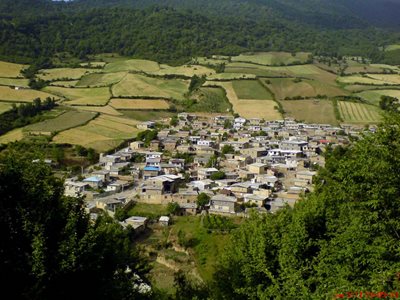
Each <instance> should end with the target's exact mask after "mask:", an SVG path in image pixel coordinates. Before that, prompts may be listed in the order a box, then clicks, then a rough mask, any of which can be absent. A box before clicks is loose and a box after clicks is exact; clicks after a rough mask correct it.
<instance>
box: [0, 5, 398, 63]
mask: <svg viewBox="0 0 400 300" xmlns="http://www.w3.org/2000/svg"><path fill="white" fill-rule="evenodd" d="M367 1H368V2H371V3H375V2H380V1H373V0H367ZM384 1H389V0H384ZM336 2H337V3H336ZM339 2H340V0H337V1H335V2H334V4H332V3H331V2H330V1H325V0H320V1H316V0H302V1H294V0H293V1H292V0H290V1H282V0H248V1H241V0H220V1H211V0H202V1H195V0H187V1H183V0H166V1H160V0H146V1H145V0H137V1H134V0H131V1H128V0H107V1H106V0H75V1H72V2H63V1H61V2H60V1H57V2H54V1H50V0H38V1H33V2H32V1H29V0H0V32H1V34H0V58H2V59H6V60H10V61H17V62H23V63H32V62H33V61H35V60H37V58H39V57H44V58H51V57H52V56H54V54H55V53H58V52H69V53H71V54H73V55H74V56H77V57H80V58H84V57H86V56H87V55H88V54H96V53H103V52H115V53H119V54H122V55H129V56H135V57H140V58H148V59H153V60H157V61H161V62H169V63H183V62H186V61H188V60H189V59H190V57H193V56H206V55H211V54H224V55H236V54H239V53H241V52H246V51H293V52H294V51H311V52H313V53H314V54H323V55H330V56H338V55H339V56H340V55H362V56H365V57H369V58H371V59H373V60H374V61H377V62H378V61H380V59H381V57H382V53H380V51H379V50H378V49H379V47H381V46H383V45H386V44H393V43H397V42H398V40H399V39H400V37H399V36H400V34H399V33H398V31H396V30H394V31H390V30H387V29H382V28H377V27H373V26H370V25H369V24H371V22H369V21H368V20H367V19H366V18H362V17H360V16H358V15H356V14H353V13H352V12H351V10H350V9H347V8H346V7H345V6H344V5H339ZM393 3H394V4H393V5H397V4H396V3H395V2H393ZM353 6H354V10H356V8H357V5H353ZM366 7H369V8H370V9H371V10H372V9H373V6H371V7H370V6H368V5H367V6H366ZM396 7H397V6H396Z"/></svg>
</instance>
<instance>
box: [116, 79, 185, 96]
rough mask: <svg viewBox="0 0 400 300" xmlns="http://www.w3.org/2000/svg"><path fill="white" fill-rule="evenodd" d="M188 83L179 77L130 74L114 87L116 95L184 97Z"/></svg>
mask: <svg viewBox="0 0 400 300" xmlns="http://www.w3.org/2000/svg"><path fill="white" fill-rule="evenodd" d="M187 89H188V83H187V82H186V81H183V80H178V79H168V80H167V79H159V78H151V77H146V76H143V75H137V74H128V75H126V76H125V77H124V79H122V80H121V82H119V83H117V84H116V85H114V86H113V87H112V93H113V95H114V96H115V97H154V98H168V99H171V98H173V99H178V100H182V99H184V98H185V97H184V94H185V93H186V92H187Z"/></svg>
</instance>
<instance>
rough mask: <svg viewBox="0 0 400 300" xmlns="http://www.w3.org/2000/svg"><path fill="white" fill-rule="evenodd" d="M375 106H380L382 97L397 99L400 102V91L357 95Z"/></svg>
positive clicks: (371, 91)
mask: <svg viewBox="0 0 400 300" xmlns="http://www.w3.org/2000/svg"><path fill="white" fill-rule="evenodd" d="M356 95H357V96H359V97H361V98H363V99H364V100H367V101H368V102H369V103H371V104H373V105H377V106H378V105H379V101H380V100H381V96H390V97H395V98H397V99H399V100H400V90H370V91H363V92H361V93H358V94H356Z"/></svg>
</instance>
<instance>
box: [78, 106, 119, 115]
mask: <svg viewBox="0 0 400 300" xmlns="http://www.w3.org/2000/svg"><path fill="white" fill-rule="evenodd" d="M75 108H76V109H78V110H83V111H93V112H98V113H102V114H106V115H112V116H122V113H120V112H119V111H117V110H116V109H115V108H114V107H112V106H110V105H106V106H76V107H75Z"/></svg>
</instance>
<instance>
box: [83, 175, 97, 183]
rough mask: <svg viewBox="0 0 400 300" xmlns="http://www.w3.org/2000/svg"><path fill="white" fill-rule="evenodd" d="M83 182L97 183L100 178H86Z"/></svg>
mask: <svg viewBox="0 0 400 300" xmlns="http://www.w3.org/2000/svg"><path fill="white" fill-rule="evenodd" d="M83 181H86V182H99V181H101V178H100V177H97V176H92V177H88V178H86V179H84V180H83Z"/></svg>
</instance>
